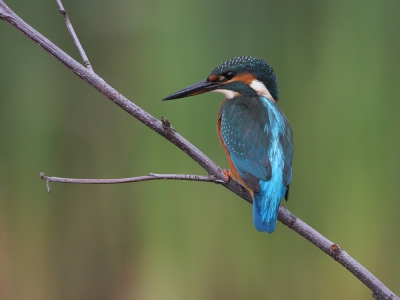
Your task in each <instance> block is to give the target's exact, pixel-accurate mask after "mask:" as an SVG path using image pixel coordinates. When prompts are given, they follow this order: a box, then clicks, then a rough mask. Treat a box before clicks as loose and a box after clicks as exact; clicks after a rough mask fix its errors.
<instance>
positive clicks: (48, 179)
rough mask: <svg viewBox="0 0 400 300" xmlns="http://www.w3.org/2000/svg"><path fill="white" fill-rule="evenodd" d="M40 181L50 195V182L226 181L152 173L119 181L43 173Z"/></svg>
mask: <svg viewBox="0 0 400 300" xmlns="http://www.w3.org/2000/svg"><path fill="white" fill-rule="evenodd" d="M40 179H42V180H44V181H46V186H47V191H48V192H49V193H50V184H49V183H50V182H62V183H79V184H117V183H130V182H141V181H149V180H163V179H164V180H165V179H169V180H187V181H203V182H214V183H217V184H223V183H225V182H224V181H222V180H220V179H216V178H215V177H214V176H212V175H209V176H202V175H188V174H154V173H150V174H148V175H146V176H138V177H129V178H117V179H78V178H63V177H51V176H47V175H46V174H44V173H43V172H42V173H40Z"/></svg>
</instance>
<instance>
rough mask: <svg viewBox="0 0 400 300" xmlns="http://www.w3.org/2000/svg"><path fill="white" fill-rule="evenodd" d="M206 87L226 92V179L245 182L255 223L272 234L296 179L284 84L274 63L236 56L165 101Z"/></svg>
mask: <svg viewBox="0 0 400 300" xmlns="http://www.w3.org/2000/svg"><path fill="white" fill-rule="evenodd" d="M206 92H219V93H222V94H224V95H225V99H224V100H223V101H222V103H221V105H220V108H219V112H218V119H217V131H218V137H219V140H220V142H221V145H222V148H223V149H224V151H225V154H226V156H227V159H228V163H229V170H225V171H224V172H225V174H226V176H227V180H229V178H232V179H233V180H236V181H237V182H239V183H240V184H242V185H243V186H244V187H245V188H246V189H247V190H248V192H249V193H250V195H251V197H252V198H253V222H254V226H255V228H256V229H257V230H258V231H266V232H267V233H272V232H274V230H275V227H276V222H277V218H278V209H279V205H280V202H281V200H282V199H283V198H285V199H286V200H288V197H289V186H290V183H291V181H292V158H293V138H292V130H291V128H290V124H289V121H288V119H287V118H286V117H285V115H284V114H283V113H282V112H281V110H280V108H279V106H278V103H277V102H278V99H279V85H278V81H277V78H276V76H275V73H274V70H273V69H272V67H271V66H270V65H269V64H268V63H267V62H266V61H264V60H262V59H259V58H254V57H250V56H240V57H235V58H232V59H230V60H228V61H226V62H224V63H222V64H220V65H219V66H217V67H216V68H215V69H214V70H212V71H211V73H210V74H209V75H208V77H207V78H206V79H205V80H203V81H200V82H198V83H196V84H193V85H191V86H188V87H186V88H184V89H182V90H180V91H178V92H176V93H173V94H171V95H169V96H168V97H165V98H164V99H163V100H172V99H178V98H184V97H189V96H194V95H198V94H202V93H206Z"/></svg>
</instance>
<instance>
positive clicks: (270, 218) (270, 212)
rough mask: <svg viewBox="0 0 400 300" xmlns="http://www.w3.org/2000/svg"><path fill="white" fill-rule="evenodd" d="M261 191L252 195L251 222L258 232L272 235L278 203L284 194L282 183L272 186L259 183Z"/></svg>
mask: <svg viewBox="0 0 400 300" xmlns="http://www.w3.org/2000/svg"><path fill="white" fill-rule="evenodd" d="M260 186H261V190H260V192H259V193H254V199H253V222H254V226H255V227H256V229H257V230H258V231H266V232H268V233H272V232H274V230H275V227H276V221H277V219H278V209H279V203H280V202H281V200H282V198H283V197H284V196H285V193H286V186H284V185H283V184H282V183H280V184H278V185H273V184H271V182H270V181H269V182H265V181H260Z"/></svg>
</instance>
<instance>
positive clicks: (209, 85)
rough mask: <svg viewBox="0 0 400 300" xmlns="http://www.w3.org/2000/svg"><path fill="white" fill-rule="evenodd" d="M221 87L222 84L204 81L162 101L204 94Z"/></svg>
mask: <svg viewBox="0 0 400 300" xmlns="http://www.w3.org/2000/svg"><path fill="white" fill-rule="evenodd" d="M220 85H221V83H220V82H212V81H210V82H208V81H207V80H203V81H200V82H198V83H195V84H193V85H191V86H188V87H185V88H184V89H181V90H180V91H177V92H176V93H173V94H171V95H169V96H168V97H165V98H164V99H162V100H163V101H164V100H173V99H179V98H185V97H190V96H194V95H199V94H203V93H206V92H210V91H212V90H215V89H217V88H218V87H219V86H220Z"/></svg>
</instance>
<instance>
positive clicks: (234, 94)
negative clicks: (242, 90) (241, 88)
mask: <svg viewBox="0 0 400 300" xmlns="http://www.w3.org/2000/svg"><path fill="white" fill-rule="evenodd" d="M212 92H217V93H222V94H224V95H225V97H226V98H228V99H232V98H235V97H239V96H240V94H239V93H238V92H235V91H231V90H224V89H216V90H213V91H212Z"/></svg>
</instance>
